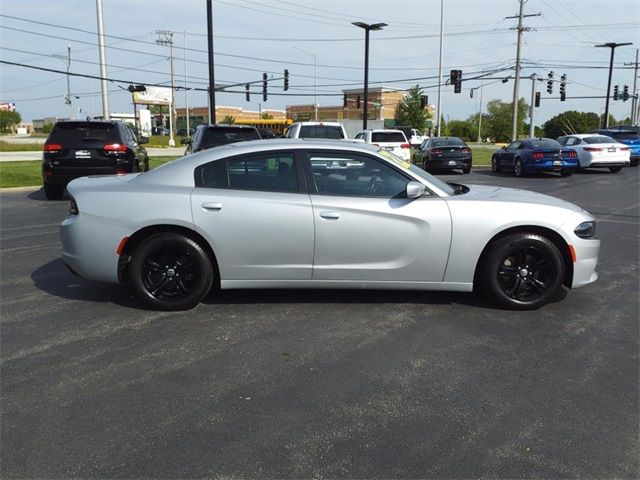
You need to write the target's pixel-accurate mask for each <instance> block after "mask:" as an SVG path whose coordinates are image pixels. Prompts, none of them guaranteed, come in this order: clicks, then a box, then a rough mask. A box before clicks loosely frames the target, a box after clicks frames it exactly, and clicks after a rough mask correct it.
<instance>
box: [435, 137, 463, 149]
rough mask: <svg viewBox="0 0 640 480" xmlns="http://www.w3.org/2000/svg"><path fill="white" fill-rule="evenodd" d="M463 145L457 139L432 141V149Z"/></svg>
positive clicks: (436, 139)
mask: <svg viewBox="0 0 640 480" xmlns="http://www.w3.org/2000/svg"><path fill="white" fill-rule="evenodd" d="M464 145H466V144H465V143H464V142H463V141H462V140H460V139H459V138H458V137H449V138H435V139H434V140H433V146H434V147H446V146H453V147H463V146H464Z"/></svg>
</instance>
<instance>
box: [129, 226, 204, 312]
mask: <svg viewBox="0 0 640 480" xmlns="http://www.w3.org/2000/svg"><path fill="white" fill-rule="evenodd" d="M129 269H130V270H129V271H130V278H131V282H132V284H133V287H134V289H135V291H136V294H137V295H138V297H139V298H140V299H141V300H142V301H144V302H145V303H147V304H148V305H149V306H151V307H153V308H155V309H158V310H187V309H190V308H193V307H195V306H196V305H197V304H198V303H199V302H200V301H201V300H202V299H203V298H204V297H205V296H206V295H207V293H208V292H209V290H210V289H211V285H212V284H213V268H212V266H211V261H210V259H209V256H208V255H207V253H206V252H205V251H204V249H203V248H202V247H201V246H200V245H199V244H198V243H197V242H195V241H193V240H192V239H190V238H188V237H186V236H184V235H180V234H177V233H173V232H169V233H160V234H157V235H154V236H152V237H149V238H148V239H146V240H145V241H143V242H142V243H141V244H140V245H139V246H138V248H136V250H135V252H134V253H133V258H132V261H131V264H130V266H129Z"/></svg>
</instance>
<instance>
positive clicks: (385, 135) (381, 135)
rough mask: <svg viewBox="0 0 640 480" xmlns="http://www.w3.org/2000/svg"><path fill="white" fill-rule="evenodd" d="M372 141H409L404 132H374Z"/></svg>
mask: <svg viewBox="0 0 640 480" xmlns="http://www.w3.org/2000/svg"><path fill="white" fill-rule="evenodd" d="M371 141H372V142H373V143H385V142H395V143H407V139H406V138H405V136H404V134H403V133H402V132H373V133H372V134H371Z"/></svg>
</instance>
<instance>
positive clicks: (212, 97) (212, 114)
mask: <svg viewBox="0 0 640 480" xmlns="http://www.w3.org/2000/svg"><path fill="white" fill-rule="evenodd" d="M207 52H208V59H209V123H211V124H215V123H216V82H215V77H214V68H213V6H212V5H211V0H207Z"/></svg>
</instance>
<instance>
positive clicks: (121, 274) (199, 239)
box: [118, 224, 220, 289]
mask: <svg viewBox="0 0 640 480" xmlns="http://www.w3.org/2000/svg"><path fill="white" fill-rule="evenodd" d="M167 232H172V233H179V234H181V235H184V236H185V237H188V238H190V239H191V240H193V241H194V242H196V243H198V245H200V246H201V247H202V248H203V249H204V251H205V252H207V256H208V257H209V260H210V261H211V266H212V267H213V271H214V284H213V288H215V289H219V288H220V269H219V267H218V259H217V258H216V255H215V253H214V251H213V248H212V247H211V245H210V244H209V242H208V241H207V240H206V239H205V238H204V237H203V236H202V235H200V234H199V233H198V232H196V231H195V230H192V229H190V228H187V227H184V226H181V225H171V224H160V225H149V226H146V227H144V228H141V229H140V230H138V231H137V232H135V233H134V234H133V235H131V236H130V237H129V239H128V240H127V243H126V244H125V246H124V248H123V249H122V252H121V253H120V257H119V258H118V281H120V282H126V281H127V278H128V272H127V269H128V266H129V264H130V263H131V258H132V255H133V252H135V250H136V248H137V247H138V245H140V244H141V243H142V242H143V241H144V240H146V239H147V238H149V237H151V236H153V235H156V234H158V233H167Z"/></svg>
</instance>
